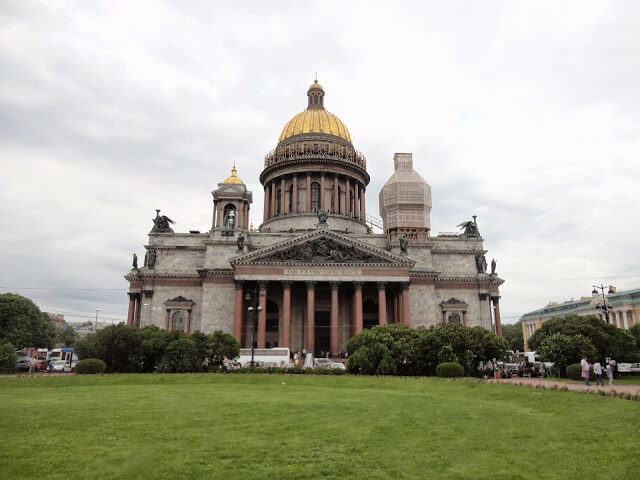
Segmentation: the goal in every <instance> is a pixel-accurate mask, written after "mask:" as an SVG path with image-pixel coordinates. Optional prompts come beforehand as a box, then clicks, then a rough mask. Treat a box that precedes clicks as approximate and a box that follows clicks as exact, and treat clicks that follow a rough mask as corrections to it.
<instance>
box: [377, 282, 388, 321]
mask: <svg viewBox="0 0 640 480" xmlns="http://www.w3.org/2000/svg"><path fill="white" fill-rule="evenodd" d="M378 324H379V325H386V324H387V283H386V282H378Z"/></svg>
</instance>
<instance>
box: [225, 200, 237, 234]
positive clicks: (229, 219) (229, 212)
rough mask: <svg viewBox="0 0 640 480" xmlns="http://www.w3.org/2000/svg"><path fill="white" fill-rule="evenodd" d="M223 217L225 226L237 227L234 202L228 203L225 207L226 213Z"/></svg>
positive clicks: (230, 228) (229, 227)
mask: <svg viewBox="0 0 640 480" xmlns="http://www.w3.org/2000/svg"><path fill="white" fill-rule="evenodd" d="M222 218H223V221H224V227H225V228H228V229H229V230H232V229H234V228H236V219H237V216H236V206H235V205H234V204H232V203H228V204H227V205H226V206H225V207H224V213H223V217H222Z"/></svg>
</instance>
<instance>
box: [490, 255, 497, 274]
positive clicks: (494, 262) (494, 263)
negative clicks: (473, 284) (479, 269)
mask: <svg viewBox="0 0 640 480" xmlns="http://www.w3.org/2000/svg"><path fill="white" fill-rule="evenodd" d="M497 264H498V262H496V259H495V258H494V259H493V260H491V275H493V274H495V273H496V265H497Z"/></svg>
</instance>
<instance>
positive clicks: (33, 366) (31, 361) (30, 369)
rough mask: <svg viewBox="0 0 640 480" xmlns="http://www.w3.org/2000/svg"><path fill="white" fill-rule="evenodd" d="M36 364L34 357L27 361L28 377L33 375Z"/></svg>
mask: <svg viewBox="0 0 640 480" xmlns="http://www.w3.org/2000/svg"><path fill="white" fill-rule="evenodd" d="M37 364H38V359H37V358H36V357H35V356H33V357H31V358H30V359H29V375H33V374H34V373H35V371H36V365H37Z"/></svg>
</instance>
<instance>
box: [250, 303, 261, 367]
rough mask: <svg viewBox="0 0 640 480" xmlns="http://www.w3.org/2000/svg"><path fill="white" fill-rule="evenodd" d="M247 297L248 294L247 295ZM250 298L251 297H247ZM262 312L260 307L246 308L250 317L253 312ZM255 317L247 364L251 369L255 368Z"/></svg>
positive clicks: (256, 327) (256, 328) (256, 324)
mask: <svg viewBox="0 0 640 480" xmlns="http://www.w3.org/2000/svg"><path fill="white" fill-rule="evenodd" d="M247 295H249V294H247ZM249 298H251V297H249ZM261 311H262V307H261V306H260V305H258V306H257V307H249V308H247V312H248V314H249V315H251V314H252V313H254V312H258V313H260V312H261ZM254 317H255V322H254V328H253V335H252V336H251V363H250V364H249V365H250V366H252V367H255V366H256V362H255V360H254V349H255V346H256V330H258V320H257V318H258V316H257V315H254Z"/></svg>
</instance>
